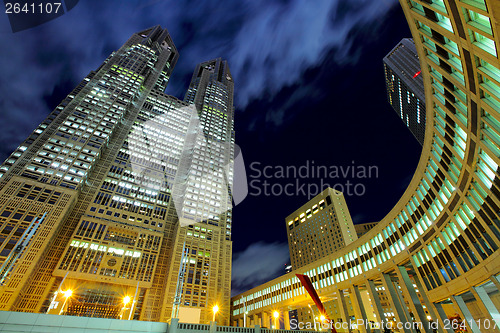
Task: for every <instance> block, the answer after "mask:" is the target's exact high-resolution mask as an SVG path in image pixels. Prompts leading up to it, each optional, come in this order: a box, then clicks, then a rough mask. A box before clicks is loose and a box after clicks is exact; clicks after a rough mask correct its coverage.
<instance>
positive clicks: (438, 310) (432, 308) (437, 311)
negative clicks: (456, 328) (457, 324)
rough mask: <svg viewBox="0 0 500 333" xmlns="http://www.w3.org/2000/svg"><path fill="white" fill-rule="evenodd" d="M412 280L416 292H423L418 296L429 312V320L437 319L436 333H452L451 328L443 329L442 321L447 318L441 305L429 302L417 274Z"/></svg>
mask: <svg viewBox="0 0 500 333" xmlns="http://www.w3.org/2000/svg"><path fill="white" fill-rule="evenodd" d="M413 280H414V281H415V284H416V285H417V288H418V290H422V291H424V292H421V293H420V296H421V297H422V299H423V300H424V303H425V306H426V308H427V311H429V315H430V316H431V318H433V319H437V323H438V325H437V331H438V332H439V333H445V332H447V333H454V332H453V330H452V329H451V328H449V327H445V323H444V320H445V319H447V317H446V313H445V312H444V310H443V307H442V306H441V304H434V303H432V302H431V301H430V300H429V298H428V297H427V293H426V292H425V290H426V289H424V288H425V287H424V285H423V284H422V283H421V282H420V278H419V277H418V274H415V275H414V276H413Z"/></svg>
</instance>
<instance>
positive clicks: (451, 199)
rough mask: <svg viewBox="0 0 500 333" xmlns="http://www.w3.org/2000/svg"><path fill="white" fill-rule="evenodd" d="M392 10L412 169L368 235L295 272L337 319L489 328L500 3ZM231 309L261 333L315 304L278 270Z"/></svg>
mask: <svg viewBox="0 0 500 333" xmlns="http://www.w3.org/2000/svg"><path fill="white" fill-rule="evenodd" d="M400 2H401V5H402V7H403V10H404V13H405V15H406V18H407V20H408V24H409V26H410V29H411V32H412V35H413V39H414V41H415V45H416V48H417V51H418V55H419V58H420V61H421V68H422V76H423V79H424V86H425V95H426V110H427V120H426V122H427V123H426V135H425V141H424V146H423V152H422V156H421V159H420V162H419V165H418V167H417V170H416V173H415V175H414V177H413V179H412V181H411V183H410V185H409V186H408V189H407V190H406V192H405V193H404V195H403V196H402V198H401V199H400V201H399V202H398V203H397V205H396V206H395V207H394V208H393V209H392V210H391V211H390V212H389V213H388V214H387V216H385V218H384V219H383V220H382V221H381V222H380V223H379V224H378V225H377V226H375V227H374V228H373V229H372V230H371V231H370V232H368V233H366V234H365V235H363V236H362V237H361V238H360V239H358V240H357V241H355V242H353V243H351V244H349V245H348V246H346V247H345V248H344V249H342V250H340V251H338V252H335V253H333V254H331V255H328V256H326V257H324V258H322V259H320V260H318V261H316V262H314V263H312V264H309V265H306V266H304V267H301V268H300V269H298V270H297V271H296V272H297V273H302V274H307V275H308V276H309V277H310V278H311V280H312V282H313V284H314V286H315V288H316V290H317V291H318V294H319V295H320V297H322V300H323V301H332V302H331V303H333V306H332V307H331V308H330V309H328V308H327V312H329V313H328V314H329V316H330V318H331V319H332V320H333V321H335V322H340V321H342V322H346V321H347V322H348V321H349V320H350V319H351V320H352V319H353V317H354V318H356V320H361V319H363V320H365V321H366V320H373V321H376V322H382V321H383V320H384V321H386V322H387V321H389V322H392V325H393V326H392V327H393V328H397V329H399V331H400V332H417V328H418V329H419V330H420V331H422V332H424V331H425V332H433V329H434V328H435V329H436V330H437V331H439V332H453V330H452V321H451V320H450V317H455V318H460V322H463V323H464V325H465V327H466V328H467V330H468V332H497V331H498V328H495V327H494V325H495V323H494V320H498V319H500V318H499V317H500V316H499V311H498V309H499V305H500V301H499V289H500V282H499V274H500V261H499V250H498V248H499V246H500V220H499V217H500V209H499V207H500V204H499V203H500V192H499V190H500V181H499V170H498V165H499V164H500V61H499V53H498V50H499V48H500V38H499V36H500V23H499V22H500V1H498V0H460V1H459V0H445V1H443V0H400ZM231 304H232V324H233V325H238V326H242V325H243V324H246V326H250V325H253V324H259V325H263V326H266V327H267V326H269V323H270V322H272V321H270V320H269V317H270V316H271V312H274V311H278V312H279V315H280V316H281V317H283V316H284V317H287V316H288V311H290V310H294V309H297V308H299V307H305V306H308V305H311V304H312V301H310V298H309V297H308V296H307V293H306V291H305V290H304V288H303V287H302V285H301V284H300V282H299V280H298V279H297V278H296V277H295V276H293V275H292V274H287V275H284V276H282V277H280V278H277V279H275V280H272V281H269V282H267V283H265V284H263V285H261V286H259V287H257V288H254V289H252V290H249V291H247V292H245V293H243V294H240V295H237V296H235V297H233V298H232V302H231ZM382 304H385V305H387V306H386V307H384V306H383V305H382ZM351 311H352V312H351ZM313 312H314V310H313ZM463 320H465V321H463ZM284 322H285V323H287V318H285V320H284ZM408 323H410V324H412V323H413V324H414V325H409V324H408ZM455 323H456V322H455ZM499 324H500V322H499ZM396 325H399V327H396ZM418 325H421V326H420V327H419V326H418ZM284 326H285V327H286V326H287V324H285V325H284ZM287 328H288V327H287ZM357 329H359V330H360V331H361V332H364V331H368V329H367V328H366V327H365V326H362V325H360V326H358V328H357Z"/></svg>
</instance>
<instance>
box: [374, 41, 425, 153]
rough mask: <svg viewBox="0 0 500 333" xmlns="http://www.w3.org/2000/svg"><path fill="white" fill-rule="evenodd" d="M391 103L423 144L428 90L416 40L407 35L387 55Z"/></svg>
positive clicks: (387, 77)
mask: <svg viewBox="0 0 500 333" xmlns="http://www.w3.org/2000/svg"><path fill="white" fill-rule="evenodd" d="M383 62H384V73H385V84H386V88H387V98H388V100H389V103H390V104H391V106H392V107H393V108H394V110H395V111H396V113H397V114H398V115H399V116H400V118H401V120H402V121H403V123H404V124H405V125H406V126H407V127H408V128H409V129H410V131H411V133H412V134H413V135H414V136H415V138H416V139H417V140H418V142H419V143H420V145H423V144H424V135H425V93H424V81H423V78H422V75H421V70H420V62H419V59H418V54H417V49H416V48H415V43H414V42H413V39H411V38H404V39H403V40H401V42H399V43H398V45H396V46H395V47H394V48H393V49H392V50H391V52H389V53H388V54H387V55H386V56H385V57H384V60H383Z"/></svg>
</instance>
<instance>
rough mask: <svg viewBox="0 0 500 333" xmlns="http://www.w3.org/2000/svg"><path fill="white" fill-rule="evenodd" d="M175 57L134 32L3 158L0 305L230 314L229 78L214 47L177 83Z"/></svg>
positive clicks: (140, 314) (153, 315)
mask: <svg viewBox="0 0 500 333" xmlns="http://www.w3.org/2000/svg"><path fill="white" fill-rule="evenodd" d="M177 59H178V52H177V49H176V47H175V45H174V43H173V42H172V40H171V38H170V36H169V34H168V32H167V30H166V29H162V28H161V27H160V26H155V27H152V28H150V29H146V30H144V31H140V32H138V33H135V34H134V35H132V37H131V38H130V39H129V40H128V41H127V42H126V43H125V44H124V45H123V46H122V47H121V48H120V49H119V50H117V51H116V52H113V53H112V54H111V55H110V56H109V57H108V58H107V59H106V60H105V62H104V63H103V64H102V65H101V66H100V67H99V68H98V69H97V70H95V71H92V72H91V73H90V74H89V75H87V77H86V78H85V79H84V80H83V81H82V82H81V83H80V84H79V85H78V86H77V87H76V88H75V89H74V90H73V91H72V92H71V93H70V94H69V95H68V96H67V97H66V98H65V99H64V100H63V101H62V102H61V103H60V104H59V105H58V106H57V107H56V108H55V110H54V111H53V112H52V113H51V114H50V115H49V116H48V117H47V119H46V120H45V121H43V122H42V124H40V125H39V126H38V127H37V128H36V129H35V131H34V132H33V133H32V134H31V135H30V137H29V138H28V139H27V140H26V141H25V142H23V143H22V144H21V145H20V146H19V147H18V148H17V149H16V150H15V151H14V152H13V153H12V155H11V156H10V157H9V158H8V159H7V160H6V161H5V162H4V163H3V164H2V165H1V166H0V177H1V178H0V230H1V231H0V234H1V236H0V263H1V264H2V266H1V267H0V310H13V311H25V312H47V313H52V314H69V315H76V316H91V317H103V318H121V319H139V320H152V321H168V320H169V319H170V318H171V316H172V315H174V316H183V315H184V316H185V317H186V318H188V319H189V320H190V321H192V322H208V321H210V320H211V318H212V317H211V316H212V314H211V307H212V306H213V305H215V304H218V305H219V307H221V309H224V307H226V311H221V314H220V315H219V316H218V321H219V322H220V323H224V322H226V321H227V317H228V311H227V309H228V307H229V297H230V275H231V266H230V262H231V223H232V221H231V207H232V205H231V197H230V193H231V186H232V177H233V154H234V122H233V113H234V110H233V104H232V103H233V101H232V98H233V82H232V77H231V73H230V72H229V69H228V66H227V63H226V62H225V61H222V60H221V59H215V60H213V61H209V62H205V63H202V64H199V65H198V66H197V68H196V70H195V72H194V74H193V79H192V82H191V84H190V87H189V90H188V92H187V94H186V97H185V99H184V101H181V100H179V99H177V98H175V97H172V96H168V95H166V94H165V93H164V90H165V88H166V86H167V83H168V81H169V78H170V75H171V73H172V70H173V68H174V66H175V64H176V61H177Z"/></svg>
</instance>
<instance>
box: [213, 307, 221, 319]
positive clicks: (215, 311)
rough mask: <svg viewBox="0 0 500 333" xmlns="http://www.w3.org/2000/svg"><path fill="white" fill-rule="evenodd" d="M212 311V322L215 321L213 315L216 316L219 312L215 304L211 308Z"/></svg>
mask: <svg viewBox="0 0 500 333" xmlns="http://www.w3.org/2000/svg"><path fill="white" fill-rule="evenodd" d="M212 311H213V313H214V316H213V317H212V321H215V315H216V314H217V312H219V306H218V305H217V304H215V305H214V307H213V308H212Z"/></svg>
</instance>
